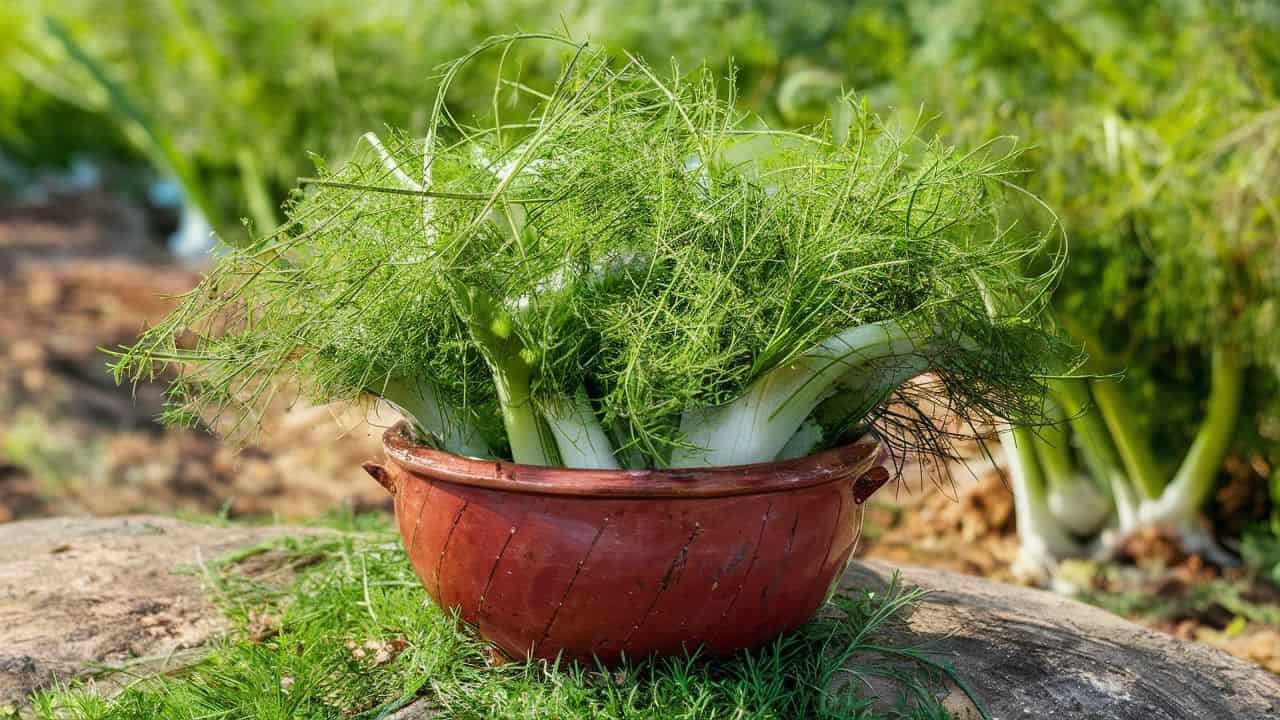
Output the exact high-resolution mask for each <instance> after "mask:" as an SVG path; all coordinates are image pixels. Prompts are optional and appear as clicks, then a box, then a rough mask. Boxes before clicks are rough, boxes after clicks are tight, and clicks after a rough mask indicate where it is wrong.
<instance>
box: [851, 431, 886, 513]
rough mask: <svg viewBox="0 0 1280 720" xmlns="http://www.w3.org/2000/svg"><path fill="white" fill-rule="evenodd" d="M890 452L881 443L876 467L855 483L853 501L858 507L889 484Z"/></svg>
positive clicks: (859, 477)
mask: <svg viewBox="0 0 1280 720" xmlns="http://www.w3.org/2000/svg"><path fill="white" fill-rule="evenodd" d="M888 463H889V451H888V449H887V448H886V447H885V445H884V443H879V448H877V450H876V459H875V465H873V466H872V467H871V469H869V470H867V471H866V472H864V473H862V475H860V476H858V479H857V480H854V481H853V501H854V502H855V503H857V504H858V505H861V504H862V503H864V502H866V501H867V500H869V499H870V498H871V496H872V495H874V494H875V493H876V491H877V490H879V489H880V488H882V487H884V484H885V483H887V482H889V476H890V473H889V468H888V467H886V466H887V465H888Z"/></svg>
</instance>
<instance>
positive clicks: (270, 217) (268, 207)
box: [236, 147, 280, 233]
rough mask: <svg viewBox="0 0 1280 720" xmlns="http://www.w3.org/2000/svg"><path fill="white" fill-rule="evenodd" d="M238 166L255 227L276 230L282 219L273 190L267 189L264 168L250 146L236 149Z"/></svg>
mask: <svg viewBox="0 0 1280 720" xmlns="http://www.w3.org/2000/svg"><path fill="white" fill-rule="evenodd" d="M236 166H237V167H238V168H239V170H240V186H241V188H243V190H244V197H245V203H246V205H247V206H248V209H249V217H251V218H253V224H254V226H255V227H254V228H253V229H254V230H255V231H256V232H258V233H266V232H270V231H272V230H274V229H275V228H276V227H277V226H278V225H279V224H280V221H279V218H277V217H276V213H275V209H274V205H275V203H274V202H273V201H272V200H271V191H270V190H268V189H267V183H266V180H265V179H264V178H263V177H262V169H261V168H259V167H258V159H257V158H256V157H254V154H253V152H252V151H251V150H249V148H247V147H242V148H240V149H239V150H237V151H236Z"/></svg>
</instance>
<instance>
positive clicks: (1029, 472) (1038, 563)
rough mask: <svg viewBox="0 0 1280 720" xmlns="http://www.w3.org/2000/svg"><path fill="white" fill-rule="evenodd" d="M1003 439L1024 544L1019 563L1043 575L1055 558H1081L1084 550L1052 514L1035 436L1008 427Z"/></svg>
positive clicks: (1019, 539) (1017, 518) (1003, 430)
mask: <svg viewBox="0 0 1280 720" xmlns="http://www.w3.org/2000/svg"><path fill="white" fill-rule="evenodd" d="M999 437H1000V445H1001V446H1003V447H1004V452H1005V463H1006V464H1007V465H1008V468H1009V480H1010V483H1011V484H1012V485H1013V512H1014V519H1015V522H1016V524H1017V528H1018V542H1019V544H1020V545H1021V547H1020V548H1019V563H1020V564H1021V565H1023V566H1024V567H1023V569H1024V570H1027V571H1030V572H1031V573H1032V574H1034V575H1043V574H1046V573H1047V572H1048V570H1049V567H1048V566H1049V565H1051V564H1052V562H1053V561H1054V560H1055V559H1057V558H1061V557H1070V556H1073V555H1079V554H1080V552H1081V548H1080V545H1079V544H1078V543H1077V542H1076V541H1075V540H1073V539H1072V538H1071V536H1070V535H1068V534H1067V532H1066V530H1064V529H1063V527H1062V526H1061V525H1060V524H1059V523H1058V521H1057V519H1056V518H1054V516H1053V514H1052V513H1050V512H1049V507H1048V505H1047V504H1046V502H1045V495H1046V487H1045V476H1044V473H1043V471H1042V469H1041V467H1040V463H1039V460H1038V459H1037V457H1036V452H1035V435H1034V434H1033V433H1032V432H1031V431H1030V430H1028V429H1026V428H1019V427H1005V428H1002V429H1001V430H1000V433H999ZM1027 566H1030V567H1027Z"/></svg>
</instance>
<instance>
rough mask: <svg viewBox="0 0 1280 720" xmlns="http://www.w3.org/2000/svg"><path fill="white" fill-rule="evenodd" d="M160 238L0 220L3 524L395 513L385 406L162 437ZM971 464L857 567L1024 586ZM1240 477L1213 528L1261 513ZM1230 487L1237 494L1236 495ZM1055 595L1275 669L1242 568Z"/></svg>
mask: <svg viewBox="0 0 1280 720" xmlns="http://www.w3.org/2000/svg"><path fill="white" fill-rule="evenodd" d="M154 224H155V223H153V222H151V221H150V219H149V218H148V217H147V215H146V213H145V212H144V211H142V210H140V209H139V208H137V207H135V206H133V205H131V204H130V203H128V202H126V201H122V200H121V199H119V198H116V197H113V196H111V195H108V194H105V193H97V194H89V195H80V196H75V197H61V198H55V200H54V201H53V202H51V203H50V204H48V205H44V206H26V207H10V208H0V523H3V522H7V521H11V520H16V519H22V518H34V517H50V516H108V515H123V514H129V513H138V512H150V513H160V514H165V515H180V516H184V515H185V516H203V517H208V516H212V515H224V516H228V517H236V518H240V517H253V518H260V517H264V516H270V517H277V518H281V519H286V520H297V519H303V518H312V517H317V516H322V515H325V514H327V513H332V512H335V510H342V509H356V510H370V509H374V510H376V509H384V510H389V509H390V507H391V505H390V502H389V499H388V498H387V497H386V495H385V493H384V492H383V490H382V489H381V488H380V487H378V486H377V485H376V484H375V483H373V482H372V481H371V480H370V479H369V478H368V477H367V476H366V475H365V474H364V472H363V471H361V470H360V464H361V462H363V461H364V460H368V459H371V458H377V457H379V456H380V455H381V448H380V442H379V439H378V437H379V435H380V434H381V430H382V428H384V427H386V426H388V425H390V424H391V423H392V422H394V420H395V419H396V418H395V415H394V413H391V412H389V411H387V410H386V409H385V408H381V407H370V408H362V407H350V406H342V405H325V406H319V407H317V406H310V405H307V404H306V403H304V402H301V401H299V402H296V403H293V404H292V405H291V406H290V405H286V404H284V403H281V404H280V405H279V406H277V407H273V408H271V409H270V410H269V412H268V416H267V417H266V418H265V419H264V421H263V427H264V431H263V432H262V433H261V434H260V435H259V436H257V437H256V438H255V440H254V442H253V443H252V444H251V445H249V446H247V447H243V448H232V447H229V446H228V445H227V444H225V443H223V442H222V441H220V440H218V439H217V438H216V437H214V436H213V435H211V434H209V433H207V432H202V431H199V430H177V429H172V428H166V427H164V426H162V425H160V424H159V423H157V422H156V420H155V418H156V416H157V415H158V414H159V412H160V410H161V408H162V406H163V387H164V386H163V382H162V380H163V378H160V379H159V380H160V382H142V383H139V384H138V385H137V386H136V387H132V388H131V387H129V386H124V387H121V386H117V385H116V383H115V382H114V379H113V378H112V377H111V376H110V373H109V372H108V370H107V368H106V361H107V359H108V358H107V356H106V355H104V354H103V353H102V352H101V350H100V348H112V347H116V346H118V345H120V344H123V343H128V342H131V341H132V340H133V339H134V338H135V337H136V336H137V333H138V331H139V330H140V329H141V328H142V327H144V326H145V325H146V324H148V323H151V322H155V321H156V320H157V319H158V318H160V317H161V316H163V315H164V314H165V313H166V312H167V311H168V310H169V308H171V307H172V306H173V303H174V300H173V299H172V298H171V297H165V296H166V295H167V296H172V295H175V294H179V293H182V292H184V291H186V290H188V289H190V288H191V287H192V286H193V285H194V283H195V282H196V281H197V280H198V277H199V268H196V267H190V266H184V265H181V264H179V263H177V262H175V261H174V260H173V259H171V258H170V257H169V256H168V255H167V254H166V253H165V252H164V250H163V247H162V244H161V242H160V241H159V240H158V238H157V237H156V235H155V233H154V232H153V226H154ZM966 455H967V456H968V460H967V462H966V463H964V464H954V465H953V466H951V467H950V468H949V470H950V472H949V475H950V479H948V478H947V475H948V473H947V472H944V471H943V470H944V469H942V468H938V467H922V466H918V465H911V466H908V467H906V468H904V472H903V479H902V480H901V481H900V482H899V483H898V485H897V486H896V487H892V486H891V487H886V488H885V489H884V490H882V491H881V492H880V493H879V495H878V496H877V499H876V500H875V501H873V503H872V504H871V506H870V508H869V510H868V513H867V525H866V529H865V533H864V536H863V537H864V542H863V543H862V545H861V547H860V548H859V553H860V555H862V556H864V557H873V558H878V559H881V560H884V561H887V562H891V563H894V564H900V565H917V566H927V567H932V568H941V569H945V570H950V571H954V572H959V573H964V574H968V575H976V576H982V577H986V578H990V579H995V580H1003V581H1009V582H1020V581H1021V580H1020V579H1019V578H1017V577H1014V576H1013V575H1012V574H1011V573H1010V570H1009V568H1010V566H1011V562H1012V560H1013V557H1014V555H1015V553H1016V550H1017V539H1016V537H1015V535H1014V530H1015V528H1014V519H1013V503H1012V498H1011V496H1010V494H1009V492H1008V488H1007V486H1006V485H1005V482H1004V478H1003V476H1002V474H1001V471H1000V468H999V466H998V465H992V464H991V462H990V461H988V460H986V459H985V458H984V454H983V453H982V452H981V451H980V449H979V447H978V446H977V445H976V444H975V445H973V446H972V447H971V448H970V452H968V453H966ZM1254 465H1256V463H1254V464H1251V463H1248V462H1244V461H1240V462H1238V463H1236V469H1234V470H1232V471H1231V473H1230V476H1231V478H1232V480H1231V481H1229V482H1227V483H1226V484H1224V486H1223V488H1222V490H1220V491H1219V493H1218V498H1217V503H1216V505H1215V508H1216V510H1215V512H1216V515H1217V516H1218V517H1217V518H1215V522H1216V523H1218V522H1220V523H1222V525H1220V526H1221V527H1227V526H1233V523H1234V524H1239V523H1241V522H1244V521H1247V520H1248V515H1249V513H1250V512H1251V508H1258V507H1261V504H1259V503H1257V502H1255V499H1254V498H1253V494H1254V493H1255V492H1256V488H1257V487H1258V483H1257V482H1254V481H1252V480H1251V479H1250V478H1251V477H1254V476H1256V474H1257V473H1259V472H1265V471H1268V470H1269V469H1267V468H1261V469H1259V468H1257V467H1255V466H1254ZM1237 480H1239V481H1238V482H1237ZM1062 574H1063V575H1064V577H1068V578H1070V580H1069V583H1068V584H1069V587H1064V588H1062V589H1065V590H1068V591H1070V592H1073V593H1075V594H1078V595H1081V596H1083V597H1086V598H1087V599H1089V600H1090V601H1092V602H1094V603H1097V604H1100V605H1103V606H1105V607H1107V608H1109V609H1111V610H1113V611H1116V612H1120V613H1121V614H1124V615H1126V616H1128V617H1131V618H1134V619H1136V620H1138V621H1139V622H1143V623H1145V624H1147V625H1149V626H1151V627H1154V628H1158V629H1160V630H1162V631H1165V632H1168V633H1172V634H1175V635H1178V636H1180V637H1184V638H1188V639H1194V640H1198V641H1201V642H1205V643H1209V644H1212V645H1217V646H1219V647H1223V648H1225V649H1227V650H1228V651H1229V652H1232V653H1233V654H1235V655H1237V656H1239V657H1242V658H1247V659H1249V660H1250V661H1252V662H1255V663H1258V664H1260V665H1262V666H1264V667H1267V668H1268V669H1270V670H1272V671H1273V672H1275V673H1280V590H1277V588H1276V587H1275V586H1273V585H1270V584H1268V583H1267V582H1265V581H1264V580H1262V579H1259V578H1257V577H1253V576H1251V575H1249V574H1248V573H1246V572H1245V571H1243V570H1241V569H1239V568H1226V569H1224V568H1218V567H1216V566H1213V565H1210V564H1207V563H1205V562H1204V561H1202V560H1201V558H1199V557H1198V556H1187V555H1184V554H1182V553H1180V552H1179V551H1178V550H1177V545H1176V543H1171V542H1169V541H1167V540H1166V539H1163V538H1160V537H1158V536H1152V537H1142V538H1136V539H1134V541H1133V542H1131V543H1130V546H1129V547H1127V552H1126V556H1125V557H1122V558H1121V559H1120V561H1119V562H1115V563H1107V564H1091V563H1077V564H1074V565H1072V566H1071V567H1068V568H1064V572H1063V573H1062Z"/></svg>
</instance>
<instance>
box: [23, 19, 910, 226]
mask: <svg viewBox="0 0 1280 720" xmlns="http://www.w3.org/2000/svg"><path fill="white" fill-rule="evenodd" d="M902 13H903V10H902V8H901V7H899V6H897V5H885V6H880V5H876V6H874V7H872V6H870V5H868V4H864V3H820V2H809V3H807V5H806V6H805V7H804V8H803V11H801V10H798V9H797V8H796V7H795V6H794V5H793V4H791V3H783V4H780V5H779V4H776V3H775V2H772V1H770V2H751V3H673V2H669V1H668V0H646V1H645V2H637V3H630V2H626V3H624V2H615V1H614V0H608V1H606V2H601V1H600V0H593V1H591V2H586V1H585V0H576V1H574V2H568V3H566V2H559V1H555V2H553V1H552V0H520V1H519V2H505V3H473V2H462V1H460V0H446V1H444V2H433V3H402V2H397V1H394V0H372V1H370V2H353V0H322V1H320V2H300V1H298V0H289V1H287V2H273V3H266V4H264V3H257V2H245V1H244V0H222V1H220V2H216V3H191V2H187V1H186V0H146V2H138V3H125V4H121V3H119V2H117V1H116V0H69V1H68V0H59V1H58V2H50V1H49V0H16V1H15V2H13V3H9V4H7V5H6V7H5V8H4V9H3V10H0V39H5V40H7V42H6V43H4V47H3V48H0V58H2V59H4V61H5V62H4V64H3V67H0V98H3V99H5V100H6V102H4V103H0V149H12V150H13V152H12V153H11V154H12V155H13V156H14V158H15V159H16V160H17V161H18V162H19V163H42V162H46V161H48V160H53V161H54V162H57V161H58V159H59V158H58V156H56V155H54V156H50V155H49V150H50V149H53V148H52V146H55V145H58V144H62V143H68V140H69V139H71V138H74V139H73V140H71V141H70V144H71V146H72V147H71V148H70V149H74V150H77V151H79V152H80V153H82V154H95V153H96V154H97V155H99V156H102V157H103V158H105V159H115V158H117V157H119V156H120V155H121V154H122V148H121V145H122V142H121V138H122V137H123V138H127V139H128V140H129V142H131V143H132V145H133V148H134V150H133V151H132V153H128V154H129V157H127V158H125V159H126V160H128V161H130V162H136V159H135V158H134V157H132V155H133V154H141V155H142V156H143V157H144V158H145V159H146V160H147V162H149V163H150V164H151V166H152V167H153V168H154V169H155V170H156V171H159V172H161V173H163V174H166V175H169V176H171V177H174V178H176V179H177V180H178V181H179V182H180V183H181V184H182V186H183V187H184V191H185V193H186V195H187V199H188V204H189V207H190V209H191V210H192V211H196V212H198V213H199V214H200V215H202V216H204V217H207V218H208V220H209V222H210V223H211V224H212V225H213V226H214V228H216V229H217V230H218V233H219V235H220V237H221V238H222V239H223V240H225V241H227V242H230V243H232V244H235V243H238V242H240V241H242V240H243V239H245V238H246V233H245V231H244V230H243V229H242V228H241V219H242V218H246V217H247V218H248V219H250V220H251V221H252V222H253V226H254V227H255V228H256V229H257V232H259V233H263V232H267V231H270V230H271V229H272V228H274V227H275V225H276V223H277V222H279V220H280V217H279V214H278V213H277V211H276V208H277V207H278V206H279V204H280V203H281V202H282V201H283V200H284V199H285V197H286V195H287V192H288V190H289V188H291V187H292V186H293V183H294V180H295V178H297V177H298V176H299V175H302V174H305V173H306V172H308V171H309V169H310V165H309V161H308V159H307V153H317V154H320V155H322V156H324V157H326V158H329V159H330V160H331V161H335V162H337V161H341V160H345V159H346V158H347V157H349V156H350V154H351V153H352V152H353V149H354V145H353V142H352V139H353V138H355V137H358V136H360V135H361V134H362V133H365V132H367V131H370V130H374V131H381V129H382V128H385V127H387V126H391V127H398V128H404V129H406V130H408V131H410V132H412V133H415V134H417V135H421V134H423V132H425V128H426V122H427V120H428V119H429V113H428V112H425V108H428V107H430V104H431V101H432V99H433V98H434V97H435V92H436V89H437V87H438V82H439V77H440V73H439V66H441V65H442V64H443V63H445V62H447V61H449V60H451V59H452V58H454V57H456V56H458V55H460V54H462V53H463V52H465V51H466V50H467V49H468V48H470V47H472V46H474V45H475V44H477V43H479V42H481V41H482V40H483V39H485V38H486V37H489V36H490V35H493V34H496V33H499V32H504V31H509V30H510V29H512V28H517V27H524V28H531V29H561V28H566V29H568V30H569V31H570V32H572V33H573V34H574V35H575V36H578V37H583V38H588V39H590V40H591V41H592V42H593V43H597V44H602V45H605V46H610V47H625V48H630V49H632V50H634V51H635V52H636V53H637V55H639V56H641V57H648V58H651V59H654V60H657V61H658V62H665V61H666V60H667V58H671V57H675V58H678V59H679V60H681V61H682V62H683V63H685V64H688V65H690V66H693V65H696V64H700V63H703V62H706V63H707V64H708V65H709V66H710V67H712V68H714V69H715V70H716V71H717V73H718V75H719V76H721V77H724V76H727V75H728V71H729V69H730V66H731V65H733V66H736V67H737V68H738V72H737V74H736V75H735V76H734V78H735V84H736V85H737V87H738V89H739V90H741V93H742V94H741V96H740V97H741V98H742V100H741V102H742V104H743V105H744V106H746V107H748V108H750V109H752V110H755V111H757V112H760V113H762V114H764V115H766V116H769V117H782V118H785V119H786V120H787V122H788V123H789V124H794V123H796V122H801V121H804V122H816V121H818V120H819V119H820V118H821V112H825V109H826V105H825V97H824V98H821V102H819V103H817V104H816V105H815V104H814V103H808V102H806V99H807V98H808V97H809V95H808V94H807V93H806V91H805V89H806V88H807V87H809V86H810V85H812V84H813V81H814V80H820V81H829V80H830V79H831V78H843V79H846V80H848V81H851V82H853V83H854V84H855V85H856V86H859V87H861V86H867V85H871V84H874V83H876V82H880V81H882V80H883V79H885V78H887V77H888V68H889V67H890V66H892V64H894V63H895V62H897V61H899V60H900V59H901V52H900V51H901V49H902V48H903V47H905V42H904V39H903V37H900V36H899V35H897V34H895V33H899V29H900V27H901V23H900V22H898V20H899V18H900V17H901V16H902ZM655 18H659V20H658V21H657V22H655ZM801 18H803V19H801ZM855 26H856V27H857V28H859V32H858V33H856V34H855V33H850V32H848V28H850V27H855ZM708 27H716V28H718V29H719V31H718V32H714V33H709V32H706V28H708ZM658 28H660V31H659V30H658ZM161 29H163V30H161ZM868 37H873V38H874V39H875V41H876V42H875V43H874V44H872V43H868V42H867V38H868ZM891 47H892V48H897V49H898V52H891V51H890V50H889V48H891ZM524 60H525V63H524V66H523V67H522V68H521V71H520V73H519V74H518V77H519V78H521V79H537V80H540V81H543V82H545V81H547V80H551V79H554V77H555V74H556V71H557V68H558V63H557V62H556V61H555V58H554V57H552V56H551V55H549V54H542V55H535V54H533V53H526V56H525V58H524ZM844 63H849V64H848V65H847V66H846V65H844ZM845 67H848V68H850V69H851V70H849V71H845V70H844V68H845ZM513 77H516V76H515V75H513ZM824 87H825V86H824ZM508 89H509V88H497V90H498V91H499V92H498V93H496V94H495V92H494V90H495V88H492V87H488V86H485V85H483V84H475V85H471V84H467V83H454V84H453V85H452V91H451V93H450V97H449V98H448V100H449V107H450V108H451V109H452V110H453V111H454V112H456V113H459V114H460V115H462V116H469V115H470V114H472V113H474V112H476V111H477V110H480V109H483V108H488V107H489V106H490V105H492V104H493V103H495V102H496V103H499V104H502V103H511V102H519V101H520V99H521V98H520V95H519V94H518V93H510V92H503V91H505V90H508ZM815 110H817V111H821V112H815ZM49 116H54V117H75V118H77V121H78V124H77V125H71V124H70V123H65V124H61V123H60V126H62V127H64V128H69V129H70V132H67V131H60V132H59V133H57V134H54V135H52V137H50V136H49V134H48V132H47V128H48V127H49ZM82 127H93V128H94V132H92V133H85V132H79V129H80V128H82ZM43 138H48V141H47V142H44V143H40V142H37V141H38V140H40V139H43ZM42 148H43V151H42V152H33V151H40V150H42ZM126 149H127V148H126ZM64 162H65V160H64ZM191 214H194V213H191Z"/></svg>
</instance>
